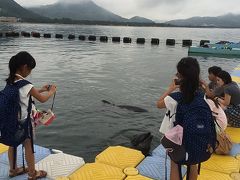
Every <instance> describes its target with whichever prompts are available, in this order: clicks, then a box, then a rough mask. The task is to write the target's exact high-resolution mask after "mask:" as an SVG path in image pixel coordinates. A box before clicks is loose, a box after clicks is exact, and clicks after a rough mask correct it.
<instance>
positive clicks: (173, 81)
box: [168, 78, 180, 91]
mask: <svg viewBox="0 0 240 180" xmlns="http://www.w3.org/2000/svg"><path fill="white" fill-rule="evenodd" d="M175 79H176V78H174V79H173V80H172V83H171V84H170V85H169V87H168V89H169V90H170V91H174V90H176V89H177V88H179V87H180V85H176V84H175Z"/></svg>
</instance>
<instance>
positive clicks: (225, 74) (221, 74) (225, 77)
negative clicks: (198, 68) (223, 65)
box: [217, 71, 232, 84]
mask: <svg viewBox="0 0 240 180" xmlns="http://www.w3.org/2000/svg"><path fill="white" fill-rule="evenodd" d="M217 77H219V78H221V79H222V81H223V82H224V84H229V83H231V82H232V77H231V75H230V74H229V73H228V72H227V71H220V72H219V73H218V74H217Z"/></svg>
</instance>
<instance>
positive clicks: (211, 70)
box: [208, 66, 222, 76]
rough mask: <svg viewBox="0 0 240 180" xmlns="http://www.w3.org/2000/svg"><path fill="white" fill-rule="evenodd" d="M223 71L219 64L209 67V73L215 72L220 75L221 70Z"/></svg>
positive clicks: (214, 73)
mask: <svg viewBox="0 0 240 180" xmlns="http://www.w3.org/2000/svg"><path fill="white" fill-rule="evenodd" d="M221 71H222V68H220V67H218V66H212V67H210V68H208V73H209V74H213V75H215V76H217V75H218V73H219V72H221Z"/></svg>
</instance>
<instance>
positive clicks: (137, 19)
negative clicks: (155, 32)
mask: <svg viewBox="0 0 240 180" xmlns="http://www.w3.org/2000/svg"><path fill="white" fill-rule="evenodd" d="M128 22H133V23H149V24H154V23H155V22H154V21H152V20H150V19H147V18H144V17H140V16H134V17H132V18H130V19H129V20H128Z"/></svg>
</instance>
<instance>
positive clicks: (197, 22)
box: [165, 14, 240, 28]
mask: <svg viewBox="0 0 240 180" xmlns="http://www.w3.org/2000/svg"><path fill="white" fill-rule="evenodd" d="M239 19H240V15H236V14H226V15H222V16H217V17H192V18H189V19H178V20H172V21H168V22H165V23H167V24H171V25H175V26H190V27H226V28H239V27H240V21H239Z"/></svg>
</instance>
